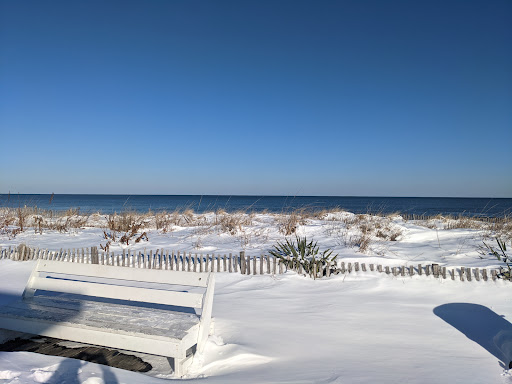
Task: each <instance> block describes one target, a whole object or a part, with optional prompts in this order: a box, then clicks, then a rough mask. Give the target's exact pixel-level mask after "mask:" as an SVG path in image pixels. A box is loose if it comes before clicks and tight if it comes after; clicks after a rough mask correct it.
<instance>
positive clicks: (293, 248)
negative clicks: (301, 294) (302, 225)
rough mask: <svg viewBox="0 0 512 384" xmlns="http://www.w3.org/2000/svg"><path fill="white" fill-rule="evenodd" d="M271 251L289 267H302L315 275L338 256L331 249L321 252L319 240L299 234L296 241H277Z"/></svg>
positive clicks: (293, 268)
mask: <svg viewBox="0 0 512 384" xmlns="http://www.w3.org/2000/svg"><path fill="white" fill-rule="evenodd" d="M269 253H270V254H271V255H273V256H275V257H277V258H279V259H280V260H281V261H282V263H283V264H284V265H285V266H286V267H287V268H290V269H292V270H296V271H298V270H300V269H301V267H302V269H303V270H304V272H305V273H307V274H309V275H313V276H314V277H316V276H318V273H319V272H320V271H324V270H325V268H326V267H328V266H330V265H331V264H332V263H333V262H334V261H336V258H337V257H338V255H337V254H336V255H334V256H333V255H332V253H333V251H332V250H330V249H326V250H324V251H322V252H320V247H319V246H318V242H316V241H315V242H313V240H311V241H308V240H307V238H306V237H299V236H297V235H295V241H290V240H288V239H285V242H284V243H280V242H277V245H274V249H272V250H271V251H269Z"/></svg>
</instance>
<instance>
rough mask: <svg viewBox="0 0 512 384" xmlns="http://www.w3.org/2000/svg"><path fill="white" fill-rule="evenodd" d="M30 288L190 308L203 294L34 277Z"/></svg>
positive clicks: (193, 306)
mask: <svg viewBox="0 0 512 384" xmlns="http://www.w3.org/2000/svg"><path fill="white" fill-rule="evenodd" d="M30 288H31V289H35V290H38V289H40V290H44V291H53V292H64V293H71V294H76V295H86V296H97V297H104V298H109V299H119V300H130V301H141V302H145V303H156V304H164V305H174V306H181V307H190V308H201V306H202V300H203V295H202V294H200V293H191V292H176V291H166V290H162V289H147V288H138V287H127V286H120V285H107V284H98V283H92V282H82V281H72V280H62V279H56V278H41V277H36V278H34V280H33V281H32V284H30Z"/></svg>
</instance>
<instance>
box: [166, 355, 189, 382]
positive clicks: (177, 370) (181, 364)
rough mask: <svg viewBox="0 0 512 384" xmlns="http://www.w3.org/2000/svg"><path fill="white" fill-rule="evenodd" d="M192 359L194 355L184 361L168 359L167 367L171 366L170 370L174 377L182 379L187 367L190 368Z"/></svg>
mask: <svg viewBox="0 0 512 384" xmlns="http://www.w3.org/2000/svg"><path fill="white" fill-rule="evenodd" d="M193 358H194V355H189V356H187V357H185V358H184V359H178V358H172V357H168V358H167V361H169V365H170V366H171V368H172V370H173V371H174V375H175V376H176V377H182V376H183V375H185V373H186V372H187V370H188V367H190V364H192V359H193Z"/></svg>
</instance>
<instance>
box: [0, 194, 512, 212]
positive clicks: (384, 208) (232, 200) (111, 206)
mask: <svg viewBox="0 0 512 384" xmlns="http://www.w3.org/2000/svg"><path fill="white" fill-rule="evenodd" d="M20 206H21V207H23V206H28V207H38V208H41V209H45V210H54V211H64V210H67V209H70V208H79V209H80V212H82V213H94V212H101V213H105V214H108V213H114V212H117V213H120V212H123V211H130V210H132V211H138V212H147V211H149V210H151V211H154V212H161V211H175V210H185V209H192V210H194V211H195V212H198V213H202V212H207V211H216V210H218V209H223V210H225V211H227V212H233V211H248V212H262V211H268V212H275V213H279V212H290V211H293V210H296V209H308V210H311V211H320V210H322V209H332V208H339V209H344V210H346V211H349V212H353V213H381V214H388V213H393V212H400V213H405V214H410V215H427V216H434V215H438V214H441V215H453V216H459V215H463V216H472V217H503V216H509V215H510V214H511V213H512V199H509V198H459V197H356V196H227V195H226V196H225V195H221V196H212V195H204V196H199V195H71V194H59V195H57V194H56V195H53V196H52V195H46V194H40V195H38V194H20V195H18V194H10V195H8V194H0V207H11V208H16V207H20Z"/></svg>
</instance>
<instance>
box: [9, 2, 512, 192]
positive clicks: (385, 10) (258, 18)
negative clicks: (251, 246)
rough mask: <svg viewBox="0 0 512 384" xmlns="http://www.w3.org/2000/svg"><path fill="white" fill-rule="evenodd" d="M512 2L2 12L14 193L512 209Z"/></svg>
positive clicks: (122, 5) (68, 5) (53, 7)
mask: <svg viewBox="0 0 512 384" xmlns="http://www.w3.org/2000/svg"><path fill="white" fill-rule="evenodd" d="M511 20H512V1H510V0H503V1H493V0H482V1H470V0H461V1H452V0H443V1H432V0H428V1H410V0H405V1H393V0H389V1H385V0H376V1H365V0H354V1H343V0H340V1H322V0H316V1H300V0H292V1H283V0H272V1H264V0H257V1H243V0H234V1H220V0H205V1H193V0H192V1H190V0H186V1H185V0H182V1H171V0H170V1H163V0H162V1H156V0H155V1H104V0H101V1H69V0H63V1H51V0H48V1H22V0H11V1H6V0H0V141H1V145H0V192H2V193H7V192H8V191H10V192H11V193H18V192H19V193H51V192H55V193H125V194H138V193H140V194H229V195H231V194H251V195H257V194H273V195H276V194H277V195H341V196H344V195H364V196H481V197H512V21H511Z"/></svg>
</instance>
